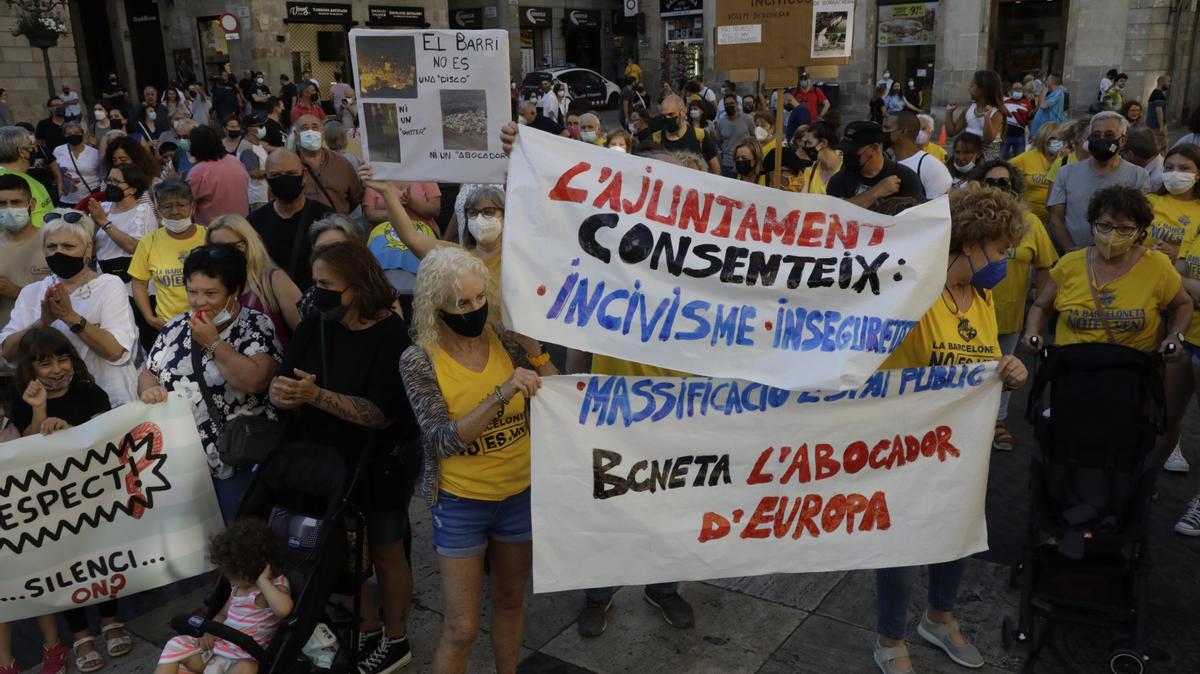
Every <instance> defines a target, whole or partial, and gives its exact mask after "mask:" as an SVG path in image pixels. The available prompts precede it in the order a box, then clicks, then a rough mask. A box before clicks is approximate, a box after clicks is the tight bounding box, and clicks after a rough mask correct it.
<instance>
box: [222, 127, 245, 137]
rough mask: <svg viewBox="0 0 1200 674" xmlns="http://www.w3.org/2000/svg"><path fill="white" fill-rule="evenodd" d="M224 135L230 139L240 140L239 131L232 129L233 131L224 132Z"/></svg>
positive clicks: (240, 134) (240, 133)
mask: <svg viewBox="0 0 1200 674" xmlns="http://www.w3.org/2000/svg"><path fill="white" fill-rule="evenodd" d="M225 135H226V136H229V137H230V138H241V137H242V132H241V131H239V130H238V129H233V130H229V131H226V132H225Z"/></svg>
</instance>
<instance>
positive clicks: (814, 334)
mask: <svg viewBox="0 0 1200 674" xmlns="http://www.w3.org/2000/svg"><path fill="white" fill-rule="evenodd" d="M505 221H506V226H505V230H504V244H503V245H504V266H503V272H502V277H501V281H502V285H503V291H502V292H501V298H502V300H503V302H504V316H505V320H506V321H511V324H510V327H511V328H512V329H514V330H516V331H518V332H521V333H523V334H527V335H529V336H531V337H534V338H537V339H541V340H544V341H548V342H552V343H555V344H562V345H565V346H568V347H573V348H577V349H582V350H585V351H589V352H592V353H600V354H604V355H608V356H614V357H617V358H624V359H627V360H631V361H636V362H641V363H648V364H651V365H657V366H661V367H666V368H670V369H674V370H680V371H684V372H693V373H697V374H705V375H711V376H715V377H740V378H744V379H750V380H753V381H757V382H762V383H766V384H770V385H772V386H779V387H781V388H789V389H796V388H810V389H820V390H840V389H845V388H853V387H857V386H860V385H862V383H863V382H864V381H866V379H867V377H868V376H870V375H871V373H873V372H875V371H876V370H877V369H878V368H879V366H880V365H881V364H882V363H883V361H884V359H885V358H886V357H887V355H888V354H889V353H890V352H891V351H893V350H894V349H895V348H896V347H897V346H898V345H899V344H900V342H901V341H903V339H904V337H905V336H906V335H907V334H908V332H909V330H911V329H912V327H913V326H914V325H915V324H916V322H917V321H918V320H920V318H921V316H922V315H924V313H925V311H926V310H927V309H928V308H929V306H930V305H931V304H932V303H933V302H934V300H935V299H937V296H938V294H939V293H940V292H941V289H942V285H943V284H944V282H945V276H946V266H947V265H946V261H947V250H948V249H949V237H950V212H949V206H948V201H947V200H946V199H944V198H943V199H939V200H936V201H933V202H929V203H927V204H924V205H921V206H918V207H916V208H912V209H909V210H908V211H905V212H904V213H903V214H901V215H899V216H896V217H890V216H884V215H879V214H877V213H873V212H871V211H867V210H864V209H861V208H859V207H857V206H854V205H853V204H850V203H848V202H846V201H842V200H840V199H834V198H832V197H826V196H822V195H809V194H794V193H790V192H783V191H780V190H774V189H768V188H766V187H760V186H758V185H754V184H751V183H746V182H739V181H734V180H729V179H726V178H722V177H720V176H714V175H709V174H706V173H703V172H700V171H695V170H692V169H688V168H684V167H681V166H675V165H671V164H667V163H663V162H658V161H654V160H650V159H645V158H642V157H637V156H631V155H626V154H623V153H618V152H611V151H609V150H605V149H602V148H598V147H595V146H591V145H588V144H586V143H580V142H577V141H572V140H568V139H565V138H559V137H557V136H552V135H550V134H546V133H543V132H540V131H537V130H534V129H530V128H524V129H522V130H521V132H520V134H519V136H518V138H517V142H516V144H515V145H514V146H513V152H512V158H511V161H510V164H509V174H508V197H507V204H506V209H505Z"/></svg>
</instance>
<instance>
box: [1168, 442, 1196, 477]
mask: <svg viewBox="0 0 1200 674" xmlns="http://www.w3.org/2000/svg"><path fill="white" fill-rule="evenodd" d="M1163 470H1165V471H1167V472H1171V473H1186V472H1188V471H1189V470H1191V466H1189V465H1188V461H1187V459H1185V458H1183V452H1182V451H1181V450H1180V449H1179V445H1175V449H1173V450H1171V456H1168V457H1167V462H1166V463H1164V464H1163Z"/></svg>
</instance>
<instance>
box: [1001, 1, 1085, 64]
mask: <svg viewBox="0 0 1200 674" xmlns="http://www.w3.org/2000/svg"><path fill="white" fill-rule="evenodd" d="M997 2H998V7H996V8H995V9H996V14H995V16H996V21H995V23H994V24H993V26H994V27H993V34H992V36H991V44H994V45H996V50H995V52H994V54H993V59H994V62H993V68H994V69H995V70H996V72H998V73H1000V79H1002V80H1003V81H1005V82H1012V81H1014V80H1018V79H1021V78H1024V77H1025V76H1026V75H1031V74H1032V75H1037V74H1038V73H1042V74H1046V73H1061V72H1062V67H1063V57H1064V52H1065V50H1064V49H1063V45H1064V44H1065V43H1066V30H1067V9H1068V7H1067V5H1068V2H1069V0H1045V1H1043V2H1020V1H1019V0H997Z"/></svg>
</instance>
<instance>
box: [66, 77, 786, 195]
mask: <svg viewBox="0 0 1200 674" xmlns="http://www.w3.org/2000/svg"><path fill="white" fill-rule="evenodd" d="M46 67H47V68H48V67H49V66H46ZM783 91H784V90H783V89H776V90H775V168H774V174H775V175H774V177H773V178H772V182H771V184H772V185H773V186H774V187H775V189H780V190H781V189H783V185H780V184H779V181H780V177H781V175H782V174H783Z"/></svg>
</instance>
